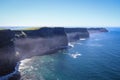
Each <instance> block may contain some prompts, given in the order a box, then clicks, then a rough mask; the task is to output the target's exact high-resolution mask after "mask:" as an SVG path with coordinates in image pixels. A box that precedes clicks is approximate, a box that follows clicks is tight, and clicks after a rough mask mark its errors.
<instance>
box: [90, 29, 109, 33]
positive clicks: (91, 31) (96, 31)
mask: <svg viewBox="0 0 120 80" xmlns="http://www.w3.org/2000/svg"><path fill="white" fill-rule="evenodd" d="M88 32H89V33H98V32H108V30H107V29H106V28H88Z"/></svg>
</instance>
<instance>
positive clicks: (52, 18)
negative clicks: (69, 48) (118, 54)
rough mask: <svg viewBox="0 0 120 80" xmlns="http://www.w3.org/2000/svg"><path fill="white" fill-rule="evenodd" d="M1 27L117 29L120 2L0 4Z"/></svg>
mask: <svg viewBox="0 0 120 80" xmlns="http://www.w3.org/2000/svg"><path fill="white" fill-rule="evenodd" d="M0 26H120V0H0Z"/></svg>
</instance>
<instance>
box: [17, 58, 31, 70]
mask: <svg viewBox="0 0 120 80" xmlns="http://www.w3.org/2000/svg"><path fill="white" fill-rule="evenodd" d="M30 61H31V59H24V60H21V61H20V63H21V64H20V65H19V69H18V70H19V71H21V70H23V69H26V68H28V67H29V66H27V65H26V64H27V63H28V62H30Z"/></svg>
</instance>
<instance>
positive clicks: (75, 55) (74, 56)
mask: <svg viewBox="0 0 120 80" xmlns="http://www.w3.org/2000/svg"><path fill="white" fill-rule="evenodd" d="M70 56H71V57H72V58H77V57H79V56H81V54H80V53H78V52H76V53H73V54H70Z"/></svg>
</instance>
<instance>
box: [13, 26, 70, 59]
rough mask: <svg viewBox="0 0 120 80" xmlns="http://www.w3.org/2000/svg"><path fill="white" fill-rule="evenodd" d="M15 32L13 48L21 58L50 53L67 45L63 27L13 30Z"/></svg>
mask: <svg viewBox="0 0 120 80" xmlns="http://www.w3.org/2000/svg"><path fill="white" fill-rule="evenodd" d="M15 34H16V35H17V38H16V39H15V42H14V43H15V50H16V52H17V53H18V54H19V56H20V58H21V59H25V58H28V57H32V56H36V55H43V54H47V53H52V52H55V51H57V50H59V49H62V48H65V47H66V46H67V45H68V40H67V36H66V33H65V31H64V28H47V27H44V28H40V29H38V30H22V31H15ZM18 36H19V37H18Z"/></svg>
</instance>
